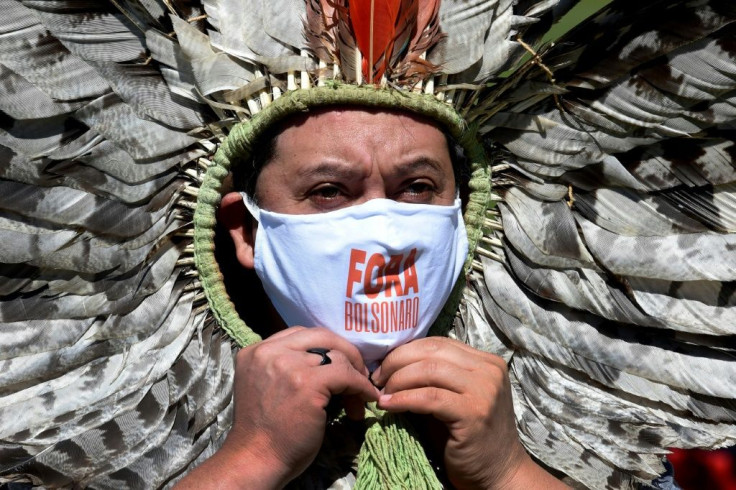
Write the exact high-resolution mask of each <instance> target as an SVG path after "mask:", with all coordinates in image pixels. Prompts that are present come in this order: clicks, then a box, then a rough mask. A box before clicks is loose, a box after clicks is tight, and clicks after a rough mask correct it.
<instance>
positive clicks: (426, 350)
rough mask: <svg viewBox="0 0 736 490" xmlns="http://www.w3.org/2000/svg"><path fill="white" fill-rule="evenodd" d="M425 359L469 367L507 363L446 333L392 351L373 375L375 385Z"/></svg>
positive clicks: (383, 382)
mask: <svg viewBox="0 0 736 490" xmlns="http://www.w3.org/2000/svg"><path fill="white" fill-rule="evenodd" d="M424 359H435V360H437V361H438V362H440V361H443V362H448V363H451V364H454V365H456V366H458V367H460V368H463V369H467V370H469V371H473V370H475V369H478V368H479V365H480V364H479V363H488V362H490V363H493V364H498V365H505V363H504V361H503V359H501V358H500V357H497V356H493V355H492V354H488V353H486V352H481V351H479V350H476V349H473V348H472V347H470V346H467V345H465V344H463V343H461V342H458V341H455V340H452V339H448V338H443V337H427V338H424V339H418V340H415V341H413V342H410V343H408V344H404V345H401V346H399V347H397V348H396V349H394V350H393V351H391V352H390V353H389V354H388V355H387V356H386V358H385V359H384V360H383V362H382V363H381V366H379V368H378V369H376V371H375V372H374V373H373V375H372V376H371V379H372V380H373V382H374V383H376V385H378V386H383V385H384V384H385V383H386V382H387V381H388V379H389V378H390V377H391V376H392V375H393V373H394V372H396V371H398V370H399V369H401V368H403V367H405V366H408V365H410V364H413V363H416V362H419V361H422V360H424Z"/></svg>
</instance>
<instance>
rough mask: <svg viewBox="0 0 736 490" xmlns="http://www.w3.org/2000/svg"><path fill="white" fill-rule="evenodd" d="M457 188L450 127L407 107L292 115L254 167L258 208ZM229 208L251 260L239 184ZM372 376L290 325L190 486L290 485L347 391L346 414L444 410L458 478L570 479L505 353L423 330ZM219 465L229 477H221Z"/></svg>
mask: <svg viewBox="0 0 736 490" xmlns="http://www.w3.org/2000/svg"><path fill="white" fill-rule="evenodd" d="M455 195H456V182H455V177H454V171H453V166H452V162H451V158H450V152H449V149H448V144H447V140H446V138H445V135H444V133H443V132H442V131H440V130H439V129H438V128H437V126H436V125H434V124H432V123H430V122H429V121H428V120H426V119H423V118H421V117H418V116H414V115H411V114H409V113H402V112H394V111H391V112H389V111H375V110H367V109H361V108H337V109H328V110H317V111H315V112H314V113H311V114H309V115H308V116H296V117H294V118H292V119H290V120H289V122H288V124H287V125H286V126H285V129H283V130H282V131H281V132H280V134H279V135H278V136H277V137H276V140H275V145H274V151H273V155H272V158H271V159H270V161H268V162H267V164H266V165H265V166H264V167H263V169H262V170H261V171H260V174H258V177H257V182H256V186H255V196H254V197H255V200H256V201H257V203H258V206H259V207H261V208H262V209H265V210H269V211H273V212H278V213H285V214H294V215H302V214H315V213H325V212H329V211H334V210H338V209H343V208H347V207H351V206H357V205H361V204H363V203H366V202H368V201H370V200H373V199H391V200H395V201H398V202H402V203H412V204H424V205H433V206H449V205H451V204H452V203H453V201H454V198H455ZM220 218H221V220H222V221H223V222H224V223H225V225H226V226H227V227H228V229H229V231H230V234H231V236H232V239H233V242H234V243H235V249H236V255H237V258H238V261H239V262H240V264H241V265H242V266H243V267H246V268H251V269H252V268H254V267H255V261H256V260H257V258H258V253H259V248H258V246H257V245H256V243H258V242H257V241H256V237H257V236H258V233H259V229H258V226H257V224H255V221H253V220H251V219H249V216H248V214H247V211H246V208H245V206H244V204H243V201H242V198H241V195H240V194H239V193H237V192H232V193H228V194H226V195H225V196H224V197H223V199H222V205H221V211H220ZM324 273H325V274H330V271H324ZM453 282H454V281H453ZM275 321H276V322H279V323H280V327H281V328H283V327H284V326H285V325H284V323H283V321H281V319H280V318H278V317H275ZM315 346H319V347H322V348H324V349H327V350H328V351H329V359H331V361H332V362H331V364H330V365H326V366H325V365H321V360H320V357H318V356H316V355H314V354H312V353H308V352H307V350H308V349H310V348H313V347H315ZM369 375H370V373H369V370H368V368H367V367H366V365H365V363H364V359H363V357H362V356H361V353H360V352H359V350H358V349H357V348H356V347H355V346H354V345H352V344H351V343H350V342H348V341H347V340H345V339H344V338H341V337H340V336H338V335H337V334H335V333H334V332H332V331H330V330H327V329H324V328H302V327H298V326H297V327H292V328H288V329H285V330H282V331H280V332H278V333H276V334H275V335H273V336H271V337H270V338H268V339H266V340H265V341H263V342H261V343H258V344H255V345H253V346H250V347H248V348H245V349H243V350H242V351H241V352H240V353H239V354H238V358H237V367H236V388H235V411H236V415H235V419H234V423H233V428H232V430H231V432H230V434H229V435H228V438H227V440H226V442H225V445H224V446H223V448H222V449H221V450H220V451H219V452H218V453H216V455H215V456H213V457H212V458H211V459H210V460H208V461H207V462H205V463H204V464H203V465H201V466H200V467H199V468H197V469H196V470H195V471H194V472H193V473H191V474H190V475H188V477H187V478H186V479H185V480H183V481H182V482H181V486H182V487H192V488H201V487H202V486H204V485H207V484H210V485H215V486H218V487H224V488H227V487H232V488H237V487H240V488H246V487H247V488H277V487H281V486H283V485H285V484H286V483H287V482H289V481H290V480H292V479H294V478H295V477H297V476H298V475H299V474H300V473H301V472H302V471H303V470H304V469H305V468H306V467H307V466H308V465H309V464H310V463H311V462H312V460H313V459H314V457H315V455H316V454H317V451H318V450H319V448H320V446H321V444H322V440H323V437H324V433H325V425H326V423H327V417H326V412H325V407H327V405H328V403H329V402H330V400H331V397H333V396H335V395H343V400H344V406H345V409H346V412H347V414H348V416H349V417H351V418H361V417H362V414H363V404H364V402H368V401H378V407H379V408H381V409H384V410H388V411H396V412H405V411H408V412H412V413H415V414H426V415H429V416H431V417H432V418H433V419H435V420H437V421H440V422H442V423H443V424H444V427H445V428H446V432H447V438H446V440H445V441H444V443H443V447H442V453H441V454H442V457H443V460H444V465H445V467H446V472H447V477H448V479H449V480H450V482H451V483H452V485H454V486H455V487H457V488H536V487H547V488H549V487H550V486H552V488H557V487H560V488H562V487H564V485H563V484H562V483H560V482H559V481H557V480H556V479H555V478H554V477H552V476H551V475H550V474H548V473H547V472H545V471H544V470H543V469H542V468H541V467H539V466H538V465H537V464H535V463H534V462H533V461H532V459H531V458H530V457H529V455H528V454H527V453H526V452H525V451H524V449H523V447H522V446H521V443H520V442H519V439H518V436H517V434H516V428H515V425H514V417H513V408H512V404H511V392H510V390H511V388H510V384H509V380H508V377H507V373H506V366H505V362H504V361H503V360H502V359H500V358H498V357H497V356H493V355H491V354H487V353H484V352H480V351H478V350H475V349H473V348H471V347H469V346H466V345H464V344H462V343H460V342H457V341H454V340H450V339H446V338H436V337H435V338H424V339H418V340H415V341H413V342H410V343H407V344H404V345H401V346H399V347H397V348H396V349H394V350H393V351H391V352H390V353H389V354H388V356H386V358H385V359H384V360H383V361H382V362H381V363H380V366H379V367H378V368H377V369H376V370H375V371H374V372H373V373H372V375H370V377H369ZM371 381H372V383H373V384H372V383H371ZM374 385H375V386H374ZM376 387H380V389H379V388H376ZM214 470H216V471H218V472H219V475H220V476H219V477H218V478H217V479H215V480H214V481H213V479H212V472H213V471H214Z"/></svg>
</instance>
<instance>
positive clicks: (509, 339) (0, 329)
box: [0, 0, 736, 488]
mask: <svg viewBox="0 0 736 490" xmlns="http://www.w3.org/2000/svg"><path fill="white" fill-rule="evenodd" d="M354 3H355V5H354V8H358V5H357V4H358V3H360V2H354ZM409 3H411V2H409ZM414 3H417V4H418V5H419V7H420V8H419V10H418V11H416V12H415V13H414V15H415V17H417V18H418V19H419V20H418V22H423V23H424V25H426V29H424V30H423V31H421V32H395V33H393V34H391V35H392V36H393V37H394V38H396V39H399V40H402V43H403V44H397V46H410V47H411V48H410V53H409V54H407V53H406V52H403V53H402V54H399V53H398V52H397V51H396V50H394V51H391V50H389V51H385V52H380V53H377V52H375V51H372V50H371V49H370V48H367V49H368V50H370V51H371V54H370V56H369V55H368V54H366V55H365V57H368V58H369V59H370V63H369V62H368V61H364V62H363V63H362V64H360V65H359V64H357V62H356V59H360V57H359V56H353V55H352V54H351V53H354V52H355V51H359V50H360V49H362V48H361V47H360V46H359V45H360V43H361V42H362V41H361V40H360V39H358V40H357V41H356V37H357V38H360V36H361V34H360V33H358V32H353V33H351V31H350V30H349V29H347V30H346V29H345V25H341V24H340V22H338V23H325V22H323V21H324V18H326V17H327V14H328V13H329V12H331V10H330V9H338V10H340V9H342V10H341V11H344V10H345V9H346V8H348V7H347V6H349V3H348V2H346V1H344V0H340V1H335V2H331V1H329V0H308V1H307V2H304V1H302V0H254V1H249V2H246V1H244V0H202V1H201V2H199V1H196V0H110V1H109V2H103V1H100V2H88V1H82V0H58V1H41V0H23V1H17V0H0V11H1V12H3V21H2V22H1V23H0V83H1V85H0V87H1V88H0V111H2V112H0V259H1V260H0V262H2V263H1V264H0V322H2V323H1V324H0V481H5V482H10V481H18V482H32V483H33V484H36V485H42V486H46V487H64V486H74V485H79V486H91V487H95V488H120V487H124V486H128V487H133V488H148V487H158V486H164V485H167V484H171V483H172V482H174V481H175V480H176V478H177V477H178V476H180V475H181V474H182V473H183V472H185V471H187V469H188V468H191V467H192V466H193V465H196V464H197V462H198V461H201V460H202V459H204V458H206V457H208V456H209V455H210V454H211V453H212V452H213V451H214V450H216V448H217V447H218V445H219V443H220V442H221V440H222V438H223V437H224V434H226V432H227V430H228V427H229V421H230V416H231V385H232V370H233V369H232V368H233V353H234V347H233V345H232V343H231V341H230V340H229V339H228V338H227V337H226V335H225V334H224V333H223V332H222V331H221V330H220V329H219V328H218V327H217V325H215V322H214V320H213V319H212V318H211V316H210V314H209V312H208V308H207V304H206V302H205V301H204V299H203V295H202V293H201V288H200V285H199V283H198V279H197V272H196V270H195V269H194V267H193V259H192V247H191V236H192V233H191V223H192V208H193V206H194V202H195V196H196V193H197V186H198V183H199V179H200V178H201V175H202V172H203V171H204V169H206V167H207V165H208V161H209V158H210V157H211V156H212V154H213V151H214V149H215V148H216V145H217V143H218V142H219V141H220V138H221V137H222V136H223V135H224V134H225V133H226V132H227V128H228V127H230V126H231V125H232V124H233V123H234V122H236V121H238V120H240V119H243V118H247V117H248V116H249V115H250V114H251V113H252V112H254V111H256V110H258V108H259V107H260V106H261V105H262V104H267V103H268V101H269V97H271V95H272V94H273V93H278V90H288V89H289V88H292V87H291V86H292V85H293V84H307V85H309V84H310V83H315V82H316V81H317V80H318V79H320V78H321V77H323V75H324V67H325V66H326V64H328V63H329V62H330V60H333V61H335V62H339V64H340V70H341V73H342V75H340V76H346V77H354V78H361V77H364V78H367V79H369V80H376V81H378V80H379V79H381V78H382V79H383V81H384V83H394V84H395V83H405V82H407V81H413V82H412V83H414V82H416V81H419V80H421V81H422V83H429V82H426V80H427V78H426V76H427V74H432V73H435V72H438V77H437V86H438V87H439V86H440V85H441V84H444V85H443V86H444V89H443V90H441V91H439V92H438V93H439V94H440V96H441V97H443V98H445V99H446V100H448V101H449V102H452V103H454V104H455V106H456V107H459V108H461V110H462V111H463V112H464V114H465V116H466V117H467V119H468V120H469V121H471V122H472V123H474V124H476V125H477V126H478V127H479V132H480V134H481V135H483V139H484V142H485V144H486V146H487V149H488V151H489V154H490V155H491V156H492V158H493V172H494V173H493V183H494V193H495V194H496V198H497V200H498V205H497V206H496V207H495V208H494V209H492V210H490V211H489V212H488V219H487V230H486V231H487V233H486V237H485V238H484V240H483V243H482V246H481V249H480V250H479V251H478V255H477V260H476V261H475V262H474V272H473V273H472V275H471V278H470V281H469V283H468V287H467V288H466V292H465V300H464V302H463V304H462V305H461V312H460V313H461V315H460V316H459V317H458V319H457V321H456V322H455V327H454V330H453V332H452V335H454V336H456V337H458V338H461V339H463V340H465V341H467V342H468V343H470V344H471V345H473V346H475V347H477V348H481V349H485V350H489V351H492V352H495V353H498V354H500V355H502V356H504V357H505V359H507V360H508V362H509V365H510V372H511V377H512V383H513V386H514V388H515V394H516V396H515V406H516V411H517V418H518V425H519V431H520V434H521V437H522V440H523V442H524V444H525V446H526V447H527V448H528V450H529V451H530V452H531V453H532V454H533V455H535V456H536V457H537V458H538V459H539V460H540V461H542V462H543V463H544V464H546V465H548V466H549V467H550V468H553V469H556V470H558V471H559V472H560V473H561V474H563V475H566V476H568V477H569V478H570V479H571V481H573V482H577V483H578V484H580V485H582V486H585V487H590V488H628V487H630V486H633V485H635V484H637V482H641V481H649V480H651V479H653V478H654V477H655V476H656V475H658V474H659V473H661V472H662V470H663V468H662V465H661V462H660V460H661V457H662V456H663V455H664V454H665V452H666V451H665V448H667V447H675V446H676V447H718V446H723V445H727V444H733V443H734V441H736V423H735V422H736V403H734V400H735V399H736V357H735V356H734V349H735V348H736V343H735V342H734V338H736V337H734V335H735V334H736V163H735V159H736V145H735V143H734V136H735V135H736V126H735V125H734V121H736V38H735V37H734V33H735V32H736V26H735V25H734V24H733V21H734V19H736V4H734V3H733V1H732V0H690V1H676V2H673V1H669V0H667V1H650V2H637V3H636V5H634V3H632V2H626V1H621V2H614V3H612V4H611V5H609V6H608V7H607V8H605V9H604V10H602V11H600V12H599V13H598V14H597V15H595V16H594V17H592V18H590V19H588V20H587V21H585V22H584V23H582V24H581V25H580V26H578V27H577V28H576V29H573V30H572V31H571V32H569V33H568V34H567V35H566V36H565V37H564V38H562V39H560V40H559V42H558V43H557V44H556V45H554V46H552V47H549V46H548V47H547V48H545V49H541V50H539V40H540V39H541V36H542V34H543V33H544V32H545V31H546V30H547V28H548V27H549V26H550V25H551V24H552V23H554V22H555V21H556V20H557V19H559V18H560V17H561V16H562V15H564V14H565V12H567V11H568V10H569V9H570V8H572V7H573V6H574V4H575V3H576V2H570V1H560V2H559V3H558V2H555V1H534V0H519V1H517V2H512V1H511V0H473V1H470V2H469V1H467V0H443V1H442V2H441V4H440V5H439V7H437V5H436V2H429V1H417V2H414ZM428 9H429V10H431V11H433V12H434V9H437V12H436V14H437V17H432V16H431V15H430V14H429V13H428ZM315 12H316V13H318V14H320V15H323V16H324V18H323V19H322V20H320V18H319V17H318V16H317V17H315V15H314V14H315ZM438 22H439V28H438V27H437V24H438ZM343 24H344V22H343ZM304 31H306V35H305V34H304ZM351 34H352V35H351ZM334 46H339V47H340V49H337V50H333V49H331V47H334ZM428 47H430V48H431V49H430V51H429V52H428V53H427V54H426V56H425V55H420V54H421V51H422V50H423V49H426V48H428ZM532 47H534V49H537V50H538V51H534V49H532ZM527 48H529V49H527ZM412 49H413V50H414V51H415V52H411V50H412ZM305 50H306V51H305ZM309 53H313V54H315V55H316V57H313V56H310V55H309ZM365 57H364V58H363V59H364V60H365ZM524 60H527V61H524ZM363 71H365V73H366V74H365V75H363V74H362V72H363ZM300 73H302V74H303V76H302V77H301V79H300V78H299V74H300ZM280 74H285V77H282V78H279V77H278V76H277V75H280ZM307 74H311V76H307ZM441 74H443V75H441ZM330 76H332V74H330ZM282 79H287V80H288V82H287V83H286V85H282V82H281V80H282ZM317 83H319V82H317ZM264 87H268V88H269V91H268V93H267V94H265V93H264V92H263V90H262V89H264ZM274 87H275V88H276V90H274Z"/></svg>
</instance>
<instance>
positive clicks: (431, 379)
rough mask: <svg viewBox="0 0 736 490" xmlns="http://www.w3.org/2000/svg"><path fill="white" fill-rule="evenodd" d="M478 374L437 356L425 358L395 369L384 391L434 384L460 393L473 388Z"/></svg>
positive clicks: (396, 390)
mask: <svg viewBox="0 0 736 490" xmlns="http://www.w3.org/2000/svg"><path fill="white" fill-rule="evenodd" d="M476 378H477V376H473V373H471V372H469V371H468V370H467V369H463V368H460V367H458V366H456V365H454V364H452V363H450V362H447V361H442V360H437V359H435V358H430V359H423V360H421V361H418V362H415V363H412V364H409V365H408V366H405V367H402V368H401V369H399V370H397V371H395V372H394V373H393V374H392V375H391V377H390V378H388V380H387V381H386V383H385V384H384V386H383V389H384V393H387V394H389V393H397V392H399V391H404V390H410V389H414V388H424V387H430V386H433V387H435V388H442V389H445V390H449V391H452V392H455V393H458V394H462V393H466V392H468V391H470V390H472V389H473V388H474V387H475V384H477V379H476Z"/></svg>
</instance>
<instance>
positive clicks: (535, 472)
mask: <svg viewBox="0 0 736 490" xmlns="http://www.w3.org/2000/svg"><path fill="white" fill-rule="evenodd" d="M525 456H526V457H525V458H524V459H523V461H522V463H521V464H519V465H518V466H517V467H516V469H515V470H514V471H513V473H512V474H511V475H509V478H507V479H506V480H505V481H504V482H503V483H502V484H501V485H500V486H499V487H498V489H499V490H521V489H524V490H533V489H537V488H538V489H543V490H558V489H560V490H561V489H567V488H570V487H568V486H567V485H565V484H564V483H562V482H561V481H560V480H558V479H557V478H556V477H554V476H553V475H552V474H550V473H548V472H547V471H546V470H545V469H544V468H542V467H541V466H539V465H538V464H537V463H535V462H534V460H533V459H532V458H531V457H530V456H529V455H528V454H525Z"/></svg>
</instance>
